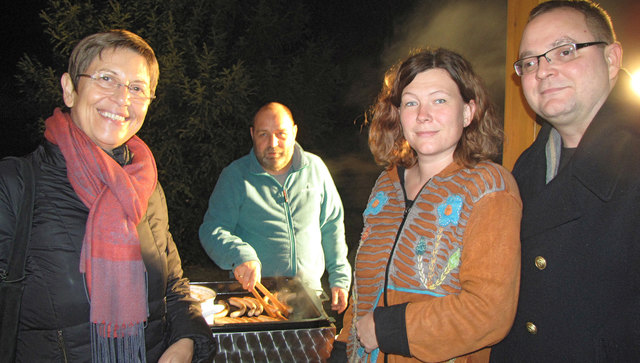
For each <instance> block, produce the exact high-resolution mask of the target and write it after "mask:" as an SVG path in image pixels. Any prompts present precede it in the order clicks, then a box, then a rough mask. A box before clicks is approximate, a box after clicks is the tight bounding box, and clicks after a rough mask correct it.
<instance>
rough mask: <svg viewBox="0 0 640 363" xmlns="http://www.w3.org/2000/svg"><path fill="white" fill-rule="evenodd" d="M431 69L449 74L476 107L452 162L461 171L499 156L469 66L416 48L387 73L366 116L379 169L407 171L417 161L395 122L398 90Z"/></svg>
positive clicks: (496, 135)
mask: <svg viewBox="0 0 640 363" xmlns="http://www.w3.org/2000/svg"><path fill="white" fill-rule="evenodd" d="M434 68H439V69H444V70H445V71H447V73H449V76H451V79H453V81H454V82H455V83H456V85H457V86H458V90H459V91H460V95H461V96H462V99H463V101H464V102H465V103H469V101H471V100H473V101H474V102H475V104H476V111H475V113H474V115H473V119H472V120H471V123H470V124H469V126H467V127H465V128H464V130H463V132H462V137H461V138H460V140H459V141H458V145H457V146H456V150H455V151H454V154H453V157H454V159H455V160H456V161H458V162H460V163H461V164H463V165H465V166H474V165H475V164H476V163H477V162H479V161H482V160H489V159H495V158H497V157H498V155H499V153H500V145H501V143H502V129H501V127H500V121H499V120H498V118H497V117H496V111H495V106H494V105H493V103H492V102H491V100H490V99H489V94H488V92H487V90H486V88H485V87H484V84H483V82H482V80H481V79H480V77H478V76H477V75H476V74H475V73H474V71H473V68H472V67H471V64H470V63H469V62H468V61H467V60H466V59H464V58H463V57H462V56H461V55H459V54H457V53H455V52H452V51H450V50H447V49H443V48H438V49H419V50H416V51H413V52H412V53H411V54H410V55H409V57H408V58H406V59H405V60H403V61H401V62H400V63H398V64H396V65H394V66H393V67H391V68H390V69H389V70H388V71H387V73H386V76H385V79H384V84H383V86H382V90H381V91H380V94H379V95H378V98H377V100H376V103H375V104H374V105H373V106H372V107H371V109H370V110H369V112H368V115H367V123H369V124H370V128H369V148H370V149H371V153H372V154H373V156H374V158H375V160H376V162H377V163H378V164H380V165H383V166H385V167H387V168H392V167H394V166H396V165H400V166H403V167H406V168H408V167H411V166H413V165H415V163H416V162H417V154H416V152H415V151H414V150H413V149H412V148H411V146H410V145H409V143H408V142H407V140H406V139H405V138H404V134H403V132H402V125H401V123H400V111H399V108H400V103H401V99H402V91H403V90H404V88H405V87H406V86H407V85H409V83H411V82H412V81H413V79H414V78H415V77H416V76H417V75H418V74H419V73H422V72H425V71H428V70H430V69H434Z"/></svg>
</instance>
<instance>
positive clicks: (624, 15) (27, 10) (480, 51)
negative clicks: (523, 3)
mask: <svg viewBox="0 0 640 363" xmlns="http://www.w3.org/2000/svg"><path fill="white" fill-rule="evenodd" d="M47 3H48V1H46V0H23V1H12V2H6V3H5V6H4V8H5V9H4V10H5V11H3V12H2V14H1V15H0V16H1V22H0V26H1V32H2V33H1V36H2V40H3V52H2V57H0V62H2V71H3V72H2V82H1V85H0V92H2V97H1V99H2V100H1V101H0V102H2V110H3V112H2V119H1V120H0V130H1V131H0V132H3V133H4V132H6V131H7V130H9V128H13V127H18V126H19V125H17V124H16V123H17V122H18V123H19V121H18V120H19V119H20V115H19V112H20V111H19V109H18V108H17V107H16V105H15V99H16V98H17V97H28V96H27V95H19V94H17V92H16V89H15V87H14V83H15V80H14V74H15V73H16V72H17V69H16V63H17V61H18V60H19V59H20V57H21V56H22V55H23V54H28V55H30V56H32V57H35V58H36V59H38V60H39V61H40V62H42V63H44V64H47V63H48V62H49V58H50V54H49V52H50V49H51V46H50V44H49V42H48V37H47V35H46V34H44V28H43V26H42V21H41V19H40V18H39V13H40V11H41V9H44V8H45V6H46V5H47ZM600 3H601V5H602V6H603V7H604V8H605V9H606V10H607V11H608V12H609V13H610V15H611V17H612V18H613V22H614V26H615V28H616V32H617V34H618V38H619V40H620V41H621V42H622V45H623V47H624V58H623V65H624V66H625V67H626V68H628V69H629V70H630V71H631V72H635V71H637V70H640V22H638V21H637V18H638V16H639V15H640V2H639V1H636V0H604V1H600ZM333 4H335V5H333ZM407 4H417V5H413V8H409V9H408V10H406V9H405V8H406V7H407ZM506 5H507V1H506V0H453V1H446V2H442V1H418V2H412V1H390V0H377V1H376V0H370V1H363V0H347V1H333V0H327V1H325V2H323V3H322V6H321V5H318V7H317V8H316V9H311V11H312V12H320V11H327V10H326V9H327V7H328V6H329V7H330V8H331V9H332V10H333V11H332V12H331V13H330V14H328V15H329V16H324V17H319V19H320V21H321V26H325V27H327V28H329V29H335V31H336V32H338V33H342V34H349V35H351V39H361V41H354V42H353V44H352V45H351V47H350V49H349V50H348V51H347V52H345V55H344V57H343V58H342V59H343V61H344V62H349V63H352V64H357V65H358V69H360V70H361V74H360V75H359V77H358V78H357V79H356V80H355V81H354V83H353V84H351V85H350V86H349V94H348V99H347V100H346V102H347V103H350V104H354V105H357V106H359V107H361V108H362V109H365V108H366V107H367V105H368V104H369V103H370V102H371V101H372V99H373V97H374V96H375V94H376V93H377V91H378V90H379V88H380V84H381V79H382V75H383V73H384V70H385V69H387V68H388V67H389V66H390V65H391V64H393V63H395V62H396V61H397V60H398V59H400V58H402V57H404V56H405V55H406V54H407V52H408V50H409V49H411V48H415V47H423V46H425V45H429V46H443V47H447V48H450V49H452V50H454V51H457V52H459V53H461V54H462V55H464V56H465V57H467V58H468V59H469V60H470V61H471V62H472V64H473V65H474V68H475V70H476V71H477V72H478V73H479V74H480V76H482V77H483V78H484V80H485V82H486V84H487V86H488V88H489V90H490V92H491V94H492V97H493V100H494V102H496V104H498V106H500V107H502V105H503V99H504V79H505V73H504V52H505V41H506V35H505V30H504V29H505V20H504V19H505V18H506V10H507V9H506ZM323 9H324V10H323ZM381 9H382V11H381ZM396 14H402V15H401V16H397V15H396ZM380 16H390V17H392V18H393V19H394V25H395V27H394V35H393V36H392V38H391V39H370V37H372V36H377V34H379V33H380V32H376V31H375V24H376V19H375V18H376V17H380ZM455 19H464V21H462V22H456V21H454V20H455ZM354 34H355V36H354ZM341 36H342V35H341ZM375 41H379V42H384V44H386V47H385V50H384V51H383V52H382V54H375V55H373V56H372V55H371V54H368V53H367V52H366V49H362V48H364V47H367V46H368V45H369V44H372V42H375ZM0 150H2V154H1V155H0V156H3V155H4V154H6V153H8V151H7V150H6V148H1V149H0Z"/></svg>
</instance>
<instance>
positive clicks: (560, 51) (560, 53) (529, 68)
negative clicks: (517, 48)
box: [513, 42, 608, 77]
mask: <svg viewBox="0 0 640 363" xmlns="http://www.w3.org/2000/svg"><path fill="white" fill-rule="evenodd" d="M599 44H608V43H607V42H588V43H567V44H562V45H559V46H557V47H554V48H551V49H549V50H548V51H546V52H544V53H542V54H540V55H532V56H530V57H525V58H522V59H518V60H517V61H515V63H513V68H514V69H515V70H516V74H517V75H518V76H521V77H522V75H524V74H529V73H532V72H535V71H536V70H538V64H540V58H541V57H544V58H545V59H546V60H547V62H549V63H555V64H562V63H567V62H569V61H572V60H574V59H576V58H577V57H578V54H577V52H576V51H577V50H578V49H582V48H585V47H590V46H592V45H599Z"/></svg>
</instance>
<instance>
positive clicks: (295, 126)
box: [291, 125, 298, 140]
mask: <svg viewBox="0 0 640 363" xmlns="http://www.w3.org/2000/svg"><path fill="white" fill-rule="evenodd" d="M291 132H293V139H294V140H295V138H296V136H297V135H298V125H293V127H292V128H291Z"/></svg>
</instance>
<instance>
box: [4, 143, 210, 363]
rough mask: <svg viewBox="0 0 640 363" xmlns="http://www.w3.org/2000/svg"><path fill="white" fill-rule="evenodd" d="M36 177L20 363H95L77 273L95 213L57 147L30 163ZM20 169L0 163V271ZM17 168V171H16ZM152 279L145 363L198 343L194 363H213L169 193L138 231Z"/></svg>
mask: <svg viewBox="0 0 640 363" xmlns="http://www.w3.org/2000/svg"><path fill="white" fill-rule="evenodd" d="M28 157H29V158H30V159H31V160H32V162H33V165H34V169H35V172H36V174H37V176H36V181H37V182H36V201H35V206H34V208H35V210H34V216H33V228H32V232H31V233H32V235H31V242H30V246H29V251H28V253H27V266H26V279H25V284H26V285H25V290H24V294H23V298H22V310H21V314H20V327H19V332H18V338H17V361H19V362H89V361H91V348H90V336H89V308H90V305H89V302H88V298H87V295H86V289H85V283H84V280H83V275H82V274H81V273H80V272H79V261H80V249H81V247H82V239H83V236H84V232H85V224H86V220H87V216H88V212H89V210H88V209H87V207H86V206H85V205H84V204H83V203H82V202H81V201H80V200H79V199H78V196H77V195H76V193H75V191H74V190H73V187H72V186H71V184H70V183H69V180H68V178H67V168H66V163H65V160H64V156H63V155H62V153H61V151H60V149H59V148H58V147H57V146H56V145H53V144H51V143H48V142H45V145H43V146H41V147H39V148H38V149H36V151H34V152H33V153H32V154H31V155H30V156H28ZM13 164H14V163H12V162H11V163H9V162H7V161H3V162H2V163H0V268H3V269H4V268H6V264H7V252H8V251H10V244H11V243H13V231H14V228H15V224H14V223H15V210H17V205H19V202H20V201H19V200H15V199H16V196H20V195H22V188H23V186H22V185H23V184H22V181H21V180H20V179H19V178H16V175H15V174H16V172H15V169H16V168H15V166H14V165H13ZM12 167H13V170H12V169H11V168H12ZM137 229H138V235H139V237H140V247H141V252H142V257H143V260H144V263H145V267H146V271H147V279H148V306H149V314H150V315H149V318H148V319H147V324H146V326H145V339H146V350H147V361H148V362H156V361H157V360H158V359H159V358H160V356H161V355H162V353H164V350H165V349H166V348H167V347H168V345H170V344H172V343H174V342H175V341H177V340H178V339H180V338H184V337H190V338H193V339H194V341H195V349H196V351H195V354H194V361H210V354H211V353H212V351H213V349H214V348H213V340H212V336H211V330H210V329H209V327H208V326H207V324H206V322H205V321H204V319H203V318H202V314H201V312H200V308H199V306H197V303H196V302H195V301H194V300H193V299H190V298H188V294H189V285H188V281H187V280H186V279H184V278H183V277H182V267H181V263H180V257H179V256H178V251H177V249H176V245H175V243H174V242H173V238H172V237H171V234H170V233H169V227H168V216H167V206H166V201H165V197H164V192H163V191H162V188H161V187H160V185H159V184H158V187H157V188H156V190H155V191H154V192H153V194H152V195H151V197H150V198H149V204H148V208H147V213H146V214H145V216H144V217H143V219H142V220H141V221H140V223H139V224H138V227H137Z"/></svg>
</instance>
